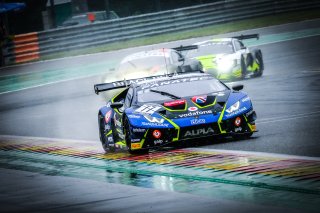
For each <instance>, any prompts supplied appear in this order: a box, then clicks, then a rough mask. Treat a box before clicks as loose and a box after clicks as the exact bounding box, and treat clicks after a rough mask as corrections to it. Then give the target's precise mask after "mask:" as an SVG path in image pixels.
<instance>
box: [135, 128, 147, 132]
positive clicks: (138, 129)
mask: <svg viewBox="0 0 320 213" xmlns="http://www.w3.org/2000/svg"><path fill="white" fill-rule="evenodd" d="M132 132H146V129H141V128H132Z"/></svg>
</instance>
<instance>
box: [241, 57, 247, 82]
mask: <svg viewBox="0 0 320 213" xmlns="http://www.w3.org/2000/svg"><path fill="white" fill-rule="evenodd" d="M240 63H241V79H244V78H245V77H246V75H247V66H246V62H245V61H244V57H243V56H241V62H240Z"/></svg>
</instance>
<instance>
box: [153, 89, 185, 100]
mask: <svg viewBox="0 0 320 213" xmlns="http://www.w3.org/2000/svg"><path fill="white" fill-rule="evenodd" d="M150 92H155V93H159V94H161V95H164V96H168V97H170V98H173V99H181V97H179V96H175V95H173V94H170V93H168V92H164V91H159V90H154V89H151V90H150Z"/></svg>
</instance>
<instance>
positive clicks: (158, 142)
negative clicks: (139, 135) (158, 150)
mask: <svg viewBox="0 0 320 213" xmlns="http://www.w3.org/2000/svg"><path fill="white" fill-rule="evenodd" d="M162 143H163V140H160V139H158V140H155V141H154V145H158V144H162Z"/></svg>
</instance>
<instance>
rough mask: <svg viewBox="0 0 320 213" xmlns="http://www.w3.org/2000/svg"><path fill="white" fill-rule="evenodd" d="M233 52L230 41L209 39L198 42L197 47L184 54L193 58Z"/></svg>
mask: <svg viewBox="0 0 320 213" xmlns="http://www.w3.org/2000/svg"><path fill="white" fill-rule="evenodd" d="M233 52H234V50H233V47H232V43H231V42H230V41H210V42H206V43H202V44H198V49H195V50H190V51H188V52H187V53H186V56H187V57H189V58H194V57H199V56H205V55H212V54H231V53H233Z"/></svg>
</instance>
